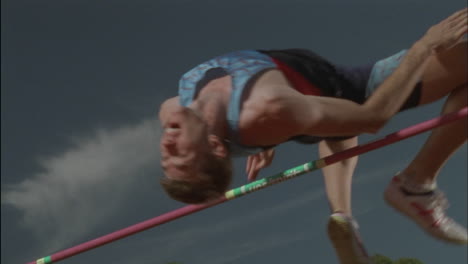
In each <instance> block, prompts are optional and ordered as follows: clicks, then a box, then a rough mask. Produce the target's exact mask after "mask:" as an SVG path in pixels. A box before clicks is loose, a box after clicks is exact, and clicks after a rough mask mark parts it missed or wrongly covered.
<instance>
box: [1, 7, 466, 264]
mask: <svg viewBox="0 0 468 264" xmlns="http://www.w3.org/2000/svg"><path fill="white" fill-rule="evenodd" d="M465 5H466V2H465V1H461V0H450V1H443V2H442V1H435V0H431V1H423V0H410V1H408V0H406V1H402V0H393V1H384V0H382V1H370V0H359V1H345V0H341V1H340V0H332V1H330V0H329V1H325V0H320V1H319V0H309V1H305V0H270V1H261V0H250V1H248V0H237V1H220V0H218V1H214V0H198V1H190V0H173V1H169V0H153V1H149V0H133V1H129V0H126V1H124V0H113V1H110V0H109V1H104V0H99V1H91V0H80V1H77V0H60V1H59V0H48V1H44V0H4V1H2V11H1V12H2V18H1V19H2V40H1V43H2V51H1V52H2V53H1V55H2V59H1V77H2V78H1V85H2V87H1V92H2V94H1V133H2V138H1V201H2V203H1V219H2V220H1V228H2V232H1V241H2V245H1V250H2V254H1V261H2V263H24V262H27V261H32V260H34V259H36V258H40V257H43V256H46V255H50V254H51V253H54V252H57V251H59V250H62V249H65V248H68V247H71V246H74V245H77V244H79V243H82V242H85V241H88V240H90V239H93V238H96V237H99V236H102V235H105V234H107V233H110V232H113V231H115V230H117V229H120V228H123V227H126V226H129V225H132V224H135V223H138V222H141V221H144V220H146V219H149V218H152V217H155V216H158V215H161V214H163V213H166V212H168V211H171V210H174V209H177V208H179V207H181V206H183V204H181V203H178V202H175V201H172V200H170V199H169V198H168V197H166V196H165V194H164V193H163V191H162V189H161V188H160V187H159V185H158V182H157V179H158V177H159V176H160V175H161V169H160V167H159V163H158V162H159V153H158V148H157V142H158V138H159V135H160V127H159V124H158V123H157V120H156V112H157V109H158V107H159V104H160V103H161V102H162V101H163V100H164V99H165V98H167V97H170V96H174V95H175V94H176V92H177V87H176V86H177V82H178V78H179V76H180V75H181V74H183V73H184V72H185V71H187V70H188V69H190V68H191V67H193V66H195V65H196V64H197V63H199V62H201V61H204V60H206V59H208V58H211V57H213V56H216V55H220V54H222V53H225V52H228V51H232V50H237V49H255V48H262V49H268V48H291V47H302V48H310V49H313V50H315V51H317V52H318V53H320V54H322V55H323V56H325V57H327V58H329V59H330V60H331V61H333V62H336V63H341V64H348V65H353V64H361V63H366V62H368V61H372V60H376V59H379V58H382V57H385V56H388V55H391V54H393V53H395V52H397V51H399V50H400V49H403V48H407V47H408V46H410V45H411V43H413V42H414V41H415V40H417V39H418V38H419V37H420V36H421V35H422V34H423V33H424V32H425V31H426V29H427V28H428V27H429V26H430V25H433V24H435V23H437V22H438V21H440V20H441V19H443V18H444V17H446V16H448V15H449V14H451V13H452V12H454V11H455V10H458V9H460V8H462V7H464V6H465ZM440 107H441V102H438V103H435V104H433V105H430V106H426V107H423V108H421V109H417V110H412V111H409V112H406V113H404V114H401V115H399V116H398V117H397V118H395V119H394V120H392V121H391V122H390V124H389V125H388V126H387V127H386V128H385V129H384V130H383V131H382V132H381V133H379V135H378V136H363V137H361V142H366V141H369V140H371V139H373V138H376V137H379V136H383V135H385V134H388V133H390V132H393V131H396V130H399V129H402V128H405V127H407V126H409V125H412V124H415V123H418V122H421V121H424V120H427V119H429V118H432V117H435V116H437V115H438V113H439V109H440ZM426 137H427V134H424V135H421V136H418V137H415V138H411V139H408V140H405V141H404V142H400V143H397V144H395V145H391V146H389V147H386V148H383V149H379V150H376V151H373V152H372V153H371V154H366V155H363V156H362V157H361V158H360V164H359V166H358V169H357V171H356V176H355V181H354V189H353V192H354V197H353V199H354V203H353V205H354V213H355V215H356V217H357V218H358V220H359V223H360V225H361V231H362V235H363V238H364V241H365V242H366V245H367V248H368V250H369V251H370V253H371V254H375V253H380V254H384V255H387V256H389V257H392V258H399V257H415V258H419V259H421V260H423V261H424V262H425V263H428V264H438V263H466V262H467V249H466V247H457V246H452V245H447V244H444V243H441V242H438V241H436V240H434V239H432V238H429V237H428V236H427V235H425V234H424V233H423V232H422V231H420V230H419V229H418V228H416V226H415V225H414V224H413V223H411V222H409V221H407V220H406V219H405V218H403V217H402V216H400V215H397V214H395V213H394V212H393V211H392V210H391V209H390V208H388V207H387V206H386V205H385V204H384V202H383V201H382V198H381V197H382V191H383V189H384V188H385V185H386V184H387V182H388V181H389V179H390V177H391V176H392V175H393V174H394V173H395V172H396V171H398V170H400V169H402V168H403V167H404V166H405V164H406V163H407V162H408V161H409V160H410V159H411V157H412V156H413V155H414V154H415V153H416V151H417V149H418V148H419V146H420V145H421V144H422V142H423V140H424V139H425V138H426ZM316 158H317V154H316V146H301V145H297V144H294V143H288V144H285V145H282V146H281V147H279V149H278V151H277V156H276V159H275V162H274V164H272V166H271V167H270V168H268V169H266V170H264V171H263V172H262V175H261V176H269V175H271V174H274V173H276V172H280V171H283V170H285V169H288V168H291V167H294V166H296V165H299V164H302V163H304V162H307V161H309V160H314V159H316ZM466 159H467V151H466V145H465V146H464V147H463V148H462V149H460V150H459V151H458V152H457V153H456V154H455V155H454V157H453V158H452V159H451V160H450V161H449V162H448V164H447V166H446V168H444V170H442V172H441V177H440V180H439V185H440V186H441V188H442V189H443V190H445V191H446V192H447V196H448V198H449V200H450V201H451V205H452V206H451V208H450V209H449V212H450V214H451V215H452V216H453V217H454V218H455V219H457V220H458V221H460V222H462V223H465V224H466V222H467V210H466V208H467V187H466V186H467V163H466ZM244 162H245V160H244V159H239V160H236V161H235V170H236V172H235V178H236V179H235V182H234V185H233V187H235V186H239V185H242V184H244V183H245V182H246V175H245V174H244ZM328 214H329V211H328V207H327V201H326V199H325V193H324V190H323V180H322V178H321V175H320V173H318V172H315V173H311V174H308V175H304V176H301V177H299V178H296V179H294V180H291V181H288V182H284V183H282V184H279V185H276V186H273V187H270V188H267V189H265V190H262V191H259V192H256V193H254V194H251V195H248V196H246V197H243V198H240V199H238V200H234V201H231V202H229V203H226V204H222V205H219V206H217V207H214V208H210V209H207V210H205V211H202V212H199V213H196V214H194V215H190V216H187V217H184V218H182V219H179V220H176V221H173V222H170V223H167V224H165V225H162V226H159V227H156V228H154V229H151V230H149V231H146V232H143V233H140V234H137V235H134V236H132V237H129V238H126V239H124V240H120V241H118V242H115V243H112V244H109V245H106V246H104V247H101V248H98V249H95V250H92V251H89V252H87V253H84V254H81V255H78V256H76V257H73V258H70V259H68V260H65V261H63V262H62V263H70V264H72V263H117V264H119V263H137V264H139V263H142V264H165V263H167V262H169V261H180V262H182V263H184V264H198V263H206V264H228V263H241V264H244V263H246V264H249V263H272V264H274V263H336V257H335V255H334V253H333V250H332V247H331V245H330V243H329V242H328V240H327V238H326V233H325V225H326V221H327V217H328Z"/></svg>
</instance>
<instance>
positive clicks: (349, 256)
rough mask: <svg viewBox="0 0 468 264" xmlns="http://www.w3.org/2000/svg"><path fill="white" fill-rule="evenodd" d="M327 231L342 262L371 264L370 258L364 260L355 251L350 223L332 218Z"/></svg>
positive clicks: (343, 263) (345, 263) (346, 263)
mask: <svg viewBox="0 0 468 264" xmlns="http://www.w3.org/2000/svg"><path fill="white" fill-rule="evenodd" d="M327 231H328V237H329V238H330V240H331V241H332V244H333V247H334V248H335V250H336V253H337V255H338V258H339V260H340V263H341V264H371V262H370V260H368V261H363V260H362V259H360V258H359V257H358V256H356V254H355V253H354V250H353V247H354V245H353V242H352V241H353V239H354V238H353V234H352V232H353V231H352V227H350V226H349V223H346V222H341V221H339V220H337V219H330V220H329V221H328V226H327Z"/></svg>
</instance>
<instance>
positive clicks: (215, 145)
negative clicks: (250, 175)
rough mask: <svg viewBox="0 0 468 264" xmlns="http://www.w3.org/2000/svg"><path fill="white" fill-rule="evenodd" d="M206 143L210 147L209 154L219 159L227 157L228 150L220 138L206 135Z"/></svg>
mask: <svg viewBox="0 0 468 264" xmlns="http://www.w3.org/2000/svg"><path fill="white" fill-rule="evenodd" d="M208 143H209V144H210V146H211V153H213V154H214V155H215V156H218V157H220V158H226V157H227V156H228V150H227V148H226V146H225V145H224V143H223V141H222V139H221V138H219V137H218V136H216V135H213V134H210V135H208Z"/></svg>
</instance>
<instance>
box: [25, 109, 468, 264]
mask: <svg viewBox="0 0 468 264" xmlns="http://www.w3.org/2000/svg"><path fill="white" fill-rule="evenodd" d="M467 115H468V107H464V108H462V109H460V110H459V111H456V112H453V113H450V114H446V115H443V116H439V117H436V118H433V119H430V120H427V121H425V122H422V123H419V124H416V125H413V126H410V127H407V128H405V129H402V130H400V131H397V132H395V133H392V134H389V135H387V136H385V137H382V138H380V139H376V140H374V141H371V142H368V143H366V144H362V145H358V146H356V147H353V148H350V149H347V150H344V151H341V152H338V153H335V154H333V155H330V156H327V157H324V158H322V159H318V160H315V161H311V162H308V163H305V164H302V165H299V166H297V167H294V168H292V169H289V170H286V171H283V172H281V173H278V174H275V175H273V176H269V177H266V178H263V179H259V180H256V181H254V182H251V183H249V184H246V185H243V186H240V187H238V188H235V189H232V190H230V191H227V192H226V193H225V194H224V197H221V198H220V199H219V200H216V201H213V202H210V203H207V204H200V205H187V206H184V207H181V208H179V209H176V210H173V211H170V212H168V213H165V214H162V215H160V216H157V217H154V218H151V219H148V220H146V221H143V222H141V223H138V224H135V225H132V226H129V227H126V228H123V229H120V230H117V231H115V232H112V233H110V234H107V235H104V236H101V237H98V238H96V239H93V240H90V241H88V242H85V243H82V244H79V245H77V246H74V247H71V248H68V249H65V250H62V251H59V252H57V253H55V254H52V255H50V256H47V257H43V258H40V259H38V260H36V261H32V262H29V263H27V264H49V263H55V262H58V261H60V260H63V259H66V258H69V257H72V256H74V255H77V254H80V253H82V252H85V251H88V250H91V249H94V248H97V247H100V246H102V245H105V244H108V243H111V242H114V241H116V240H119V239H122V238H124V237H127V236H131V235H134V234H136V233H139V232H142V231H145V230H147V229H149V228H153V227H155V226H158V225H161V224H164V223H167V222H170V221H172V220H175V219H177V218H180V217H183V216H186V215H189V214H192V213H195V212H198V211H201V210H203V209H206V208H209V207H212V206H215V205H218V204H220V203H224V202H226V201H229V200H232V199H235V198H238V197H241V196H244V195H246V194H248V193H251V192H254V191H258V190H260V189H263V188H266V187H268V186H271V185H273V184H276V183H279V182H283V181H286V180H289V179H291V178H294V177H297V176H299V175H302V174H305V173H307V172H311V171H314V170H318V169H321V168H323V167H325V166H328V165H330V164H333V163H336V162H339V161H341V160H345V159H348V158H351V157H354V156H358V155H360V154H363V153H366V152H369V151H372V150H375V149H378V148H381V147H384V146H386V145H390V144H393V143H395V142H397V141H400V140H403V139H406V138H409V137H412V136H415V135H417V134H420V133H423V132H426V131H428V130H431V129H434V128H436V127H439V126H443V125H446V124H448V123H451V122H454V121H456V120H459V119H461V118H463V117H465V118H466V116H467Z"/></svg>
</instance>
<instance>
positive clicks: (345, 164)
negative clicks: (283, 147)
mask: <svg viewBox="0 0 468 264" xmlns="http://www.w3.org/2000/svg"><path fill="white" fill-rule="evenodd" d="M357 143H358V140H357V137H353V138H350V139H346V140H340V141H321V142H320V143H319V154H320V157H326V156H329V155H332V154H334V153H337V152H340V151H343V150H345V149H348V148H352V147H354V146H356V145H357ZM357 161H358V157H353V158H350V159H347V160H343V161H340V162H337V163H335V164H332V165H330V166H327V167H325V168H323V169H322V172H323V174H324V178H325V186H326V190H327V196H328V201H329V204H330V207H331V211H332V212H333V213H332V215H331V216H330V219H329V221H328V236H329V237H330V240H331V242H332V243H333V247H334V248H335V250H336V254H337V256H338V258H339V259H340V263H341V264H368V263H370V260H369V257H368V255H367V252H366V250H365V248H364V246H363V245H362V242H361V238H360V235H359V231H358V226H357V223H356V221H355V220H354V219H353V217H352V213H351V182H352V177H353V173H354V169H355V168H356V164H357Z"/></svg>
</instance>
